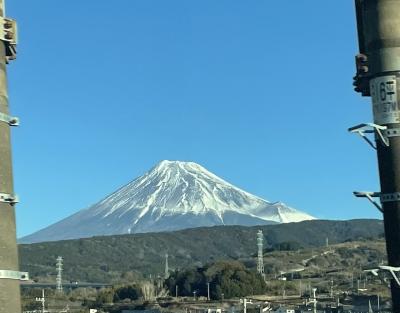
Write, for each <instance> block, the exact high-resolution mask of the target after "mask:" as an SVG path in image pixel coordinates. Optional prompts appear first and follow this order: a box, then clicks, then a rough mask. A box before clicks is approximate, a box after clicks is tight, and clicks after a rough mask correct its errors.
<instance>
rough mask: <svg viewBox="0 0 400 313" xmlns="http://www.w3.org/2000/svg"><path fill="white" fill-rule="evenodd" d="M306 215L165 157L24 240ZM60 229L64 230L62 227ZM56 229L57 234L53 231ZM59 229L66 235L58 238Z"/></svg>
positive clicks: (292, 218)
mask: <svg viewBox="0 0 400 313" xmlns="http://www.w3.org/2000/svg"><path fill="white" fill-rule="evenodd" d="M308 219H313V217H312V216H310V215H308V214H306V213H303V212H300V211H297V210H295V209H292V208H290V207H288V206H286V205H285V204H283V203H282V202H276V203H270V202H268V201H266V200H264V199H261V198H259V197H256V196H254V195H252V194H250V193H248V192H246V191H243V190H241V189H239V188H237V187H235V186H233V185H232V184H230V183H228V182H226V181H225V180H223V179H221V178H219V177H218V176H216V175H214V174H213V173H211V172H209V171H208V170H207V169H205V168H204V167H202V166H201V165H199V164H197V163H194V162H182V161H167V160H165V161H161V162H160V163H158V164H157V165H156V166H155V167H153V168H152V169H151V170H150V171H148V172H147V173H145V174H144V175H143V176H140V177H138V178H136V179H135V180H133V181H132V182H130V183H129V184H127V185H125V186H124V187H122V188H120V189H119V190H117V191H116V192H114V193H112V194H111V195H109V196H108V197H106V198H105V199H103V200H102V201H100V202H98V203H96V204H94V205H92V206H90V207H89V208H87V209H85V210H82V211H79V212H78V213H76V214H74V215H72V216H70V217H68V218H66V219H64V220H62V221H60V222H58V223H57V224H54V225H52V226H49V227H48V228H45V229H43V230H41V231H39V232H37V233H35V234H32V235H30V236H28V237H25V238H23V239H27V240H28V241H43V240H57V239H65V237H66V238H79V237H88V236H93V235H105V234H121V233H137V232H149V231H168V230H176V229H183V228H191V227H199V226H213V225H232V224H239V225H257V224H258V225H259V224H265V223H271V222H278V223H282V222H283V223H286V222H298V221H302V220H308ZM55 227H56V228H55ZM62 227H64V228H65V232H63V231H60V228H62ZM67 227H68V229H67ZM53 228H54V231H55V230H57V234H53ZM60 233H64V235H65V236H64V237H63V238H55V237H54V236H56V237H57V236H59V234H60ZM50 234H51V235H52V236H50ZM43 237H46V239H44V238H43ZM47 237H48V238H47ZM38 238H39V239H38ZM23 241H24V240H23ZM25 241H26V240H25Z"/></svg>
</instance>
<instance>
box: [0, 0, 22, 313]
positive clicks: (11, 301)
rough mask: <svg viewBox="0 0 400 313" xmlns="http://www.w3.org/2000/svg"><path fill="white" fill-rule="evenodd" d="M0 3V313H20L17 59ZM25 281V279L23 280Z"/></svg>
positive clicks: (12, 24) (8, 21)
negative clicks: (11, 74) (11, 86)
mask: <svg viewBox="0 0 400 313" xmlns="http://www.w3.org/2000/svg"><path fill="white" fill-rule="evenodd" d="M4 1H5V0H0V41H1V44H0V313H11V312H13V313H14V312H15V313H20V312H21V298H20V287H19V284H20V283H19V280H20V279H21V278H22V274H21V273H20V272H19V271H18V252H17V242H16V227H15V208H14V205H15V203H17V202H18V201H17V198H16V196H15V195H14V188H13V172H12V164H11V142H10V126H16V125H18V119H17V118H15V117H11V116H10V115H9V106H8V91H7V71H6V64H8V62H9V61H11V60H13V59H15V57H16V44H17V31H16V30H17V28H16V22H15V21H14V20H12V19H8V18H6V17H5V3H4ZM25 278H27V277H25Z"/></svg>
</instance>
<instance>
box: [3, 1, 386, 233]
mask: <svg viewBox="0 0 400 313" xmlns="http://www.w3.org/2000/svg"><path fill="white" fill-rule="evenodd" d="M7 11H8V12H7V15H8V16H10V17H14V18H16V19H17V20H18V22H19V29H20V45H19V54H18V59H17V60H16V61H14V62H13V63H12V64H10V65H9V67H8V71H9V88H10V105H11V110H12V113H13V114H14V115H17V116H19V117H20V118H21V122H22V124H21V126H20V127H19V128H17V129H13V159H14V173H15V189H16V192H17V193H18V194H19V196H20V198H21V203H20V204H19V205H18V207H17V227H18V236H23V235H27V234H29V233H31V232H33V231H35V230H38V229H41V228H43V227H45V226H47V225H49V224H51V223H54V222H56V221H58V220H60V219H61V218H63V217H66V216H68V215H70V214H72V213H74V212H76V211H78V210H79V209H82V208H85V207H87V206H89V205H91V204H93V203H95V202H97V201H98V200H100V199H101V198H103V197H104V196H105V195H107V194H109V193H111V192H113V191H114V190H115V189H117V188H118V187H120V186H121V185H123V184H125V183H127V182H129V181H130V180H132V179H133V178H135V177H137V176H139V175H141V174H143V173H144V172H145V171H146V170H148V169H149V168H150V167H152V166H153V165H155V164H156V163H157V162H158V161H160V160H163V159H169V160H187V161H194V162H197V163H200V164H201V165H203V166H205V167H206V168H207V169H209V170H210V171H212V172H214V173H215V174H217V175H218V176H220V177H222V178H224V179H226V180H228V181H229V182H231V183H233V184H235V185H237V186H239V187H241V188H243V189H245V190H246V191H249V192H251V193H253V194H256V195H258V196H260V197H263V198H265V199H267V200H269V201H278V200H280V201H283V202H285V203H286V204H288V205H290V206H292V207H295V208H298V209H300V210H304V211H306V212H308V213H310V214H313V215H315V216H317V217H320V218H329V219H349V218H370V217H372V218H377V217H380V215H379V214H378V212H377V211H376V209H375V208H374V207H373V206H372V205H370V204H369V203H368V202H367V201H366V200H365V201H364V200H360V199H355V198H353V196H352V191H353V190H374V191H375V190H378V189H379V188H378V178H377V177H378V176H377V165H376V156H375V153H374V151H372V150H371V149H370V148H368V146H367V145H366V144H364V143H363V142H362V141H361V140H360V139H358V138H357V137H356V136H354V135H350V134H348V133H347V131H346V130H347V128H348V127H350V126H353V125H355V124H358V123H361V122H369V121H371V105H370V100H369V99H367V98H361V97H360V96H359V95H358V94H356V93H355V92H353V88H352V77H353V76H354V55H355V54H356V53H357V51H358V47H357V42H356V29H355V14H354V8H353V2H352V1H347V0H339V1H320V0H307V1H267V0H262V1H261V0H255V1H239V0H219V1H215V0H202V1H195V0H193V1H187V0H180V1H178V0H168V1H163V0H141V1H138V0H117V1H112V2H111V1H98V0H97V1H94V0H85V1H78V0H68V1H66V0H57V1H54V0H41V1H25V0H13V1H11V0H9V1H8V3H7Z"/></svg>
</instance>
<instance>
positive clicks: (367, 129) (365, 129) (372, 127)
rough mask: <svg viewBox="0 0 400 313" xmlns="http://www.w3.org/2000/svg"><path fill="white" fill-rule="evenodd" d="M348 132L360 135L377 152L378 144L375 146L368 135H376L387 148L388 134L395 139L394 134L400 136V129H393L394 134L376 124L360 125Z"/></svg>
mask: <svg viewBox="0 0 400 313" xmlns="http://www.w3.org/2000/svg"><path fill="white" fill-rule="evenodd" d="M348 131H349V132H351V133H354V134H358V135H360V136H361V138H362V139H364V140H365V141H366V142H367V143H368V144H369V145H370V146H371V147H372V148H373V149H375V150H376V144H374V143H373V142H372V140H371V139H369V138H368V137H367V134H373V133H375V135H376V137H377V138H379V139H380V140H381V141H382V143H383V144H384V145H385V146H386V147H388V146H389V140H388V137H389V136H387V135H386V134H387V133H388V134H389V133H390V134H391V136H390V137H393V136H394V133H396V136H400V129H399V130H398V131H397V129H393V131H394V132H393V133H392V130H388V129H387V127H386V126H382V125H377V124H374V123H364V124H359V125H356V126H353V127H350V128H349V129H348ZM388 131H389V132H388ZM397 133H398V134H397Z"/></svg>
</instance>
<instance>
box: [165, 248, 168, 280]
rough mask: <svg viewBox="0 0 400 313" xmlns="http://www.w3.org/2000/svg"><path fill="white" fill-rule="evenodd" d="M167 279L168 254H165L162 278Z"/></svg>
mask: <svg viewBox="0 0 400 313" xmlns="http://www.w3.org/2000/svg"><path fill="white" fill-rule="evenodd" d="M168 277H169V267H168V253H166V254H165V271H164V278H165V279H167V278H168Z"/></svg>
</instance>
